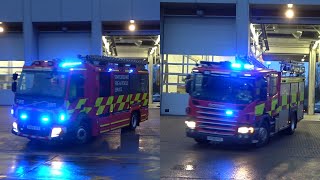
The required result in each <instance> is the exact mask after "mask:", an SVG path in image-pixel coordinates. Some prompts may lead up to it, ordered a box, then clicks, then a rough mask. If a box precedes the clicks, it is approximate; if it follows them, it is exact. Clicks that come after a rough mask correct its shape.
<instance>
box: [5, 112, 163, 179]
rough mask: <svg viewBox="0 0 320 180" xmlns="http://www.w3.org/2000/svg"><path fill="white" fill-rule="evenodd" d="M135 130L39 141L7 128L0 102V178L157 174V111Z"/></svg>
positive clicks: (148, 176) (145, 176)
mask: <svg viewBox="0 0 320 180" xmlns="http://www.w3.org/2000/svg"><path fill="white" fill-rule="evenodd" d="M150 112H151V113H150V116H149V118H150V119H149V120H148V121H146V122H144V123H142V124H141V126H140V127H138V128H137V129H136V132H135V133H125V134H121V132H120V130H117V131H114V132H110V133H108V134H106V135H104V136H102V137H99V138H97V139H96V140H95V141H94V142H92V143H91V144H89V145H85V146H75V145H68V144H65V145H39V144H35V143H31V142H29V140H28V139H25V138H22V137H17V136H14V135H12V134H11V132H10V131H11V123H12V118H11V117H10V115H9V114H10V109H9V108H4V107H0V179H28V180H29V179H59V180H60V179H75V180H80V179H139V180H140V179H159V176H160V159H159V156H160V138H159V136H160V134H159V133H160V129H159V127H160V120H159V119H160V116H159V110H158V109H150Z"/></svg>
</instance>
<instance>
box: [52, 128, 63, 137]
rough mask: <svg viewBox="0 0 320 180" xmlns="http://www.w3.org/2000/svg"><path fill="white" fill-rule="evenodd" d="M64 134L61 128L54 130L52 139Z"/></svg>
mask: <svg viewBox="0 0 320 180" xmlns="http://www.w3.org/2000/svg"><path fill="white" fill-rule="evenodd" d="M61 132H62V129H61V128H53V129H52V132H51V137H52V138H53V137H58V136H59V135H60V133H61Z"/></svg>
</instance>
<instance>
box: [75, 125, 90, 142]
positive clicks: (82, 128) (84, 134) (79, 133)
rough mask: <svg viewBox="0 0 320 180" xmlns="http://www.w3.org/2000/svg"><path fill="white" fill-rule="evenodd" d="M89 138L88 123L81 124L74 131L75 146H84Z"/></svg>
mask: <svg viewBox="0 0 320 180" xmlns="http://www.w3.org/2000/svg"><path fill="white" fill-rule="evenodd" d="M90 138H91V134H90V128H89V125H88V123H85V122H81V123H80V124H79V126H78V127H77V128H76V131H75V139H76V143H77V144H86V143H88V142H89V140H90Z"/></svg>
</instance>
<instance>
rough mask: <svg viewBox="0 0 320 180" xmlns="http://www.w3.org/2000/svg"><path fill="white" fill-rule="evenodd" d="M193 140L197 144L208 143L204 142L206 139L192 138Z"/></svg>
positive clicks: (207, 142)
mask: <svg viewBox="0 0 320 180" xmlns="http://www.w3.org/2000/svg"><path fill="white" fill-rule="evenodd" d="M194 140H195V141H196V142H197V143H198V144H209V141H208V140H206V139H198V138H194Z"/></svg>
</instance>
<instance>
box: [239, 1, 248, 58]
mask: <svg viewBox="0 0 320 180" xmlns="http://www.w3.org/2000/svg"><path fill="white" fill-rule="evenodd" d="M236 6H237V7H236V34H237V38H236V48H237V49H236V54H237V55H238V56H248V55H249V45H250V20H249V0H237V5H236Z"/></svg>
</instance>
